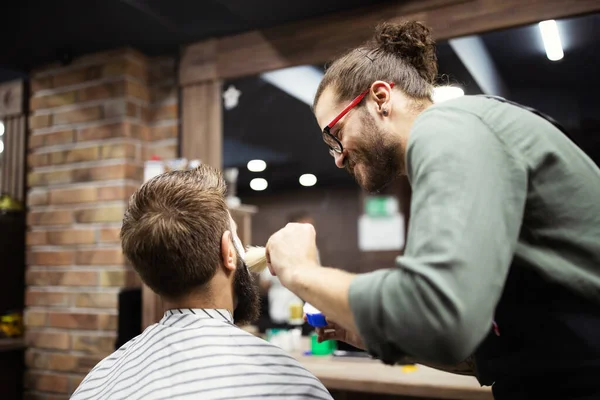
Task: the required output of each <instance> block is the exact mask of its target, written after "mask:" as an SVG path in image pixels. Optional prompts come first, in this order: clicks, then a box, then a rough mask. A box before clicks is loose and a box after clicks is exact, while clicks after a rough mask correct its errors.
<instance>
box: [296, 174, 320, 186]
mask: <svg viewBox="0 0 600 400" xmlns="http://www.w3.org/2000/svg"><path fill="white" fill-rule="evenodd" d="M299 181H300V184H301V185H302V186H314V185H315V184H316V183H317V177H316V176H314V175H313V174H303V175H302V176H300V179H299Z"/></svg>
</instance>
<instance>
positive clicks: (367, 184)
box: [267, 22, 600, 400]
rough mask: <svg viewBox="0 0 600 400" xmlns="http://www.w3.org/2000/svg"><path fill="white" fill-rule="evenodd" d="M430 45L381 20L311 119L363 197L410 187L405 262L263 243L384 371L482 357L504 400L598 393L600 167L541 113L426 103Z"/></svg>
mask: <svg viewBox="0 0 600 400" xmlns="http://www.w3.org/2000/svg"><path fill="white" fill-rule="evenodd" d="M436 77H437V62H436V55H435V45H434V41H433V39H432V37H431V35H430V32H429V30H428V28H427V27H425V26H424V25H422V24H420V23H417V22H405V23H401V24H383V25H381V26H379V27H378V28H377V30H376V32H375V36H374V38H373V39H372V40H371V41H369V42H368V43H366V44H364V45H363V46H361V47H359V48H357V49H354V50H352V51H350V52H349V53H347V54H345V55H344V56H342V57H341V58H338V59H337V60H336V61H335V62H333V64H331V66H330V67H329V68H328V70H327V71H326V73H325V76H324V78H323V80H322V82H321V84H320V86H319V88H318V91H317V94H316V97H315V101H314V112H315V116H316V119H317V121H318V123H319V126H321V127H322V129H323V139H324V141H325V143H326V144H327V145H328V146H329V149H330V152H331V154H332V155H333V157H334V159H335V163H336V165H337V166H338V167H340V168H345V169H346V170H347V171H348V172H349V173H350V174H351V175H353V176H354V177H355V178H356V180H357V182H358V183H359V185H360V186H361V187H362V188H363V189H365V190H366V191H368V192H375V193H376V192H378V191H380V190H381V189H383V188H384V187H386V186H387V185H388V184H390V183H391V182H392V181H393V180H395V179H396V178H398V177H399V176H401V175H404V174H407V175H408V178H409V180H410V182H411V186H412V200H411V207H410V210H411V212H410V219H409V230H408V237H407V243H406V248H405V251H404V254H403V255H402V256H399V257H398V258H397V259H396V268H392V269H382V270H377V271H375V272H371V273H368V274H361V275H355V274H351V273H348V272H345V271H343V270H340V269H334V268H326V267H323V266H321V265H319V263H318V261H317V249H316V246H315V232H314V229H313V228H312V227H311V226H310V225H306V224H289V225H287V226H286V227H285V228H283V229H282V230H280V231H279V232H277V233H275V234H274V235H273V236H272V237H271V238H270V239H269V241H268V243H267V253H268V257H269V263H270V269H271V272H272V273H274V274H276V275H277V276H278V277H279V279H280V280H281V282H282V283H283V285H285V286H286V287H287V288H289V289H290V290H291V291H292V292H294V293H296V294H297V295H298V296H299V297H301V298H302V299H304V300H305V301H308V302H309V303H311V304H313V305H314V306H315V307H317V308H318V309H320V310H321V311H322V312H323V313H324V314H325V315H326V316H327V317H328V319H329V320H330V321H332V324H331V328H333V329H334V330H333V332H332V333H329V334H326V333H325V332H324V331H323V330H320V331H319V333H320V339H321V340H326V339H339V340H346V341H349V342H351V344H353V345H355V346H359V347H363V348H365V349H366V350H367V351H368V352H369V353H370V354H372V355H373V356H374V357H376V358H379V359H381V360H382V361H383V362H384V363H386V364H395V363H397V362H400V361H402V360H404V359H405V357H407V356H408V357H412V358H414V359H416V360H418V361H419V362H422V363H426V364H434V365H442V366H451V365H455V364H459V363H461V362H463V361H465V360H473V361H474V364H473V365H474V366H475V371H474V372H475V374H476V376H477V378H478V379H479V382H480V383H481V384H482V385H492V384H493V386H492V391H493V393H494V396H495V398H496V399H510V400H518V399H529V398H535V397H540V398H560V399H584V398H585V399H592V398H594V399H596V398H600V379H598V378H599V377H600V170H599V169H598V167H597V166H596V165H595V164H594V163H593V162H592V161H591V159H590V158H588V157H587V156H586V155H585V154H584V153H583V151H581V150H580V149H579V148H578V147H577V146H576V145H575V144H574V143H573V142H572V141H571V140H569V138H568V137H567V136H566V135H564V134H563V133H562V132H561V131H560V130H559V129H557V127H555V126H554V125H553V124H552V123H550V122H549V121H548V120H546V119H544V118H541V117H540V116H538V115H536V114H535V113H532V112H530V111H528V110H526V109H523V108H521V107H518V106H515V105H512V104H508V103H506V102H502V101H499V100H497V99H492V98H486V97H484V96H463V97H461V98H458V99H453V100H449V101H446V102H444V103H439V104H435V105H434V104H433V102H432V97H431V95H432V90H433V85H434V82H435V79H436Z"/></svg>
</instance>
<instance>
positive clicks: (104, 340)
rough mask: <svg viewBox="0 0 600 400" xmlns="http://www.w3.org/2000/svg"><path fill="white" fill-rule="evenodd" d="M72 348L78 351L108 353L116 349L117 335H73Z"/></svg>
mask: <svg viewBox="0 0 600 400" xmlns="http://www.w3.org/2000/svg"><path fill="white" fill-rule="evenodd" d="M71 339H72V342H71V344H72V346H71V348H72V349H73V350H76V351H81V352H85V353H88V354H106V353H112V352H113V351H114V350H115V342H116V337H115V335H114V333H106V334H102V333H100V334H98V335H78V334H74V335H73V336H72V338H71Z"/></svg>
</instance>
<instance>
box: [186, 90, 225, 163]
mask: <svg viewBox="0 0 600 400" xmlns="http://www.w3.org/2000/svg"><path fill="white" fill-rule="evenodd" d="M182 106H183V109H182V124H183V125H182V135H181V156H182V157H185V158H187V159H188V160H193V159H200V161H202V162H203V163H204V164H208V165H210V166H213V167H215V168H219V169H220V168H222V164H223V161H222V159H223V154H222V153H223V132H222V131H223V128H222V125H223V122H222V107H221V81H219V80H209V81H206V82H204V83H198V84H193V85H188V86H184V87H183V90H182Z"/></svg>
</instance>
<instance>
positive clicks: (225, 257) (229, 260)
mask: <svg viewBox="0 0 600 400" xmlns="http://www.w3.org/2000/svg"><path fill="white" fill-rule="evenodd" d="M235 258H236V252H235V247H234V245H233V237H232V235H231V232H230V231H225V233H223V236H222V237H221V259H222V261H223V265H224V266H225V269H227V270H230V271H234V270H235V268H236V259H235Z"/></svg>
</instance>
